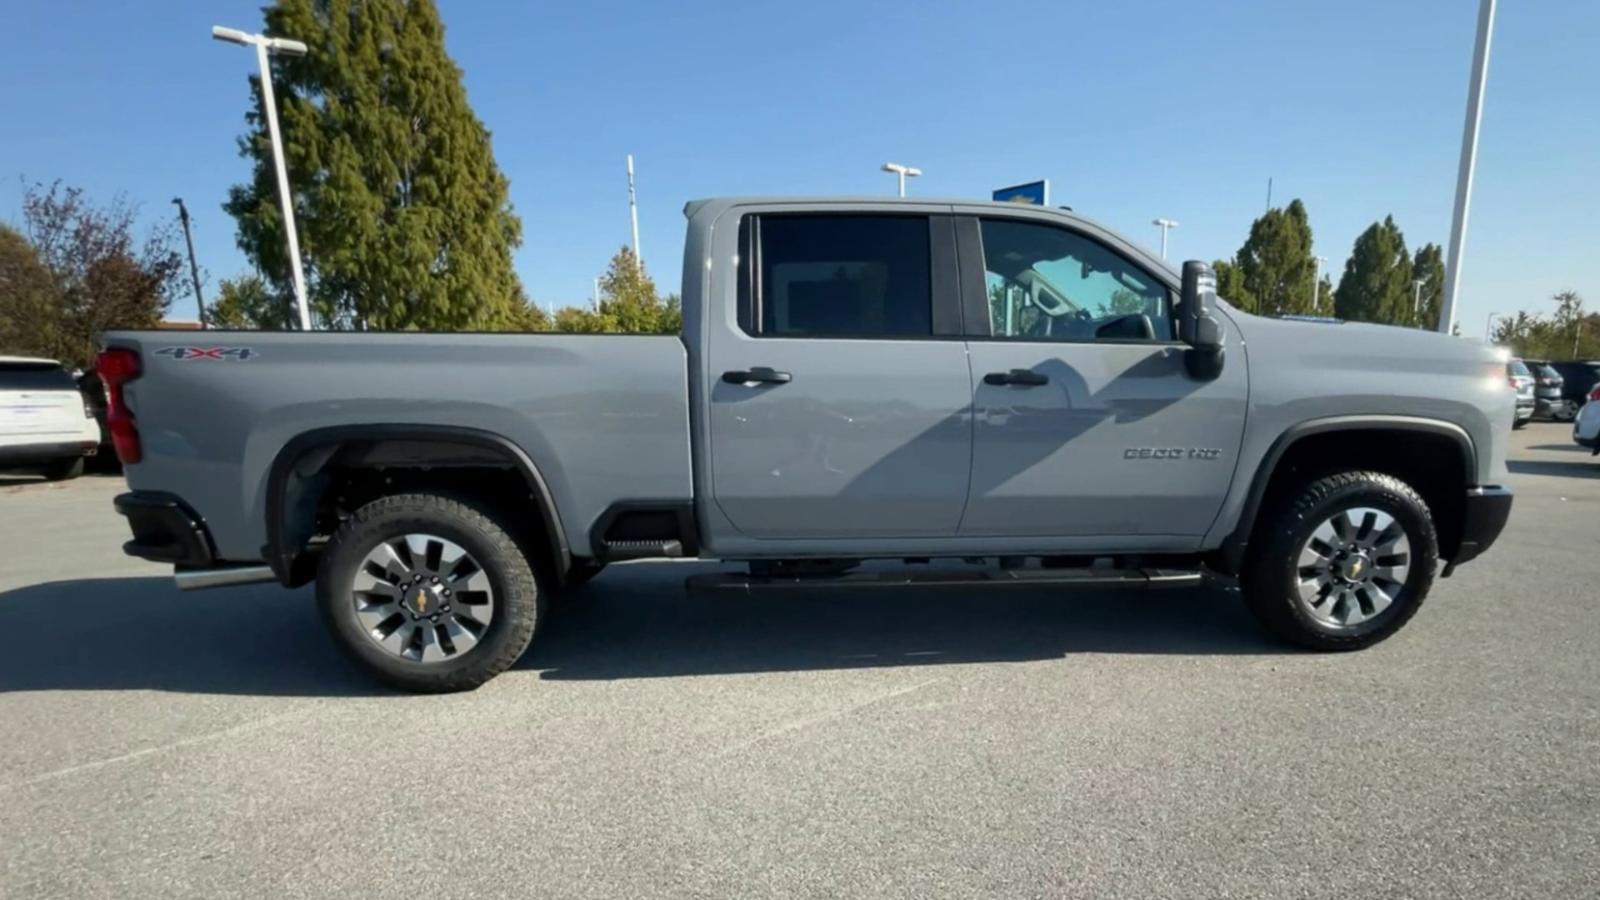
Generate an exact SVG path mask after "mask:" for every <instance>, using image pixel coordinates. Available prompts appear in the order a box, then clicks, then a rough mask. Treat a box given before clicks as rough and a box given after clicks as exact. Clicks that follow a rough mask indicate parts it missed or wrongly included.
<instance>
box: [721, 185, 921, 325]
mask: <svg viewBox="0 0 1600 900" xmlns="http://www.w3.org/2000/svg"><path fill="white" fill-rule="evenodd" d="M929 228H930V219H929V217H928V216H921V215H814V214H806V213H793V214H790V213H783V214H762V215H756V216H747V217H745V219H744V221H743V222H742V224H741V227H740V231H741V234H742V235H743V236H744V240H742V241H741V245H742V246H743V247H744V248H746V249H747V252H745V253H742V254H741V256H740V263H739V268H740V273H741V277H740V285H739V287H740V303H739V325H740V327H741V328H742V329H743V330H744V331H745V332H746V333H747V334H750V335H752V336H756V337H827V338H925V337H929V336H930V335H932V334H933V289H932V269H933V263H932V250H931V245H930V237H929ZM748 257H753V259H750V258H748Z"/></svg>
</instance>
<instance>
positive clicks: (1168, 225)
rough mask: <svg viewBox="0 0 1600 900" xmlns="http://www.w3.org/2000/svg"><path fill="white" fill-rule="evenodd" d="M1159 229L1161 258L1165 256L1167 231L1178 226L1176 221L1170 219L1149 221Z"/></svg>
mask: <svg viewBox="0 0 1600 900" xmlns="http://www.w3.org/2000/svg"><path fill="white" fill-rule="evenodd" d="M1150 224H1151V225H1154V226H1156V227H1157V228H1159V229H1161V258H1162V259H1166V258H1167V232H1168V231H1171V230H1172V229H1174V228H1177V227H1178V223H1177V222H1174V221H1172V220H1171V219H1156V220H1155V221H1154V222H1151V223H1150Z"/></svg>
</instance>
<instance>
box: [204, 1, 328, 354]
mask: <svg viewBox="0 0 1600 900" xmlns="http://www.w3.org/2000/svg"><path fill="white" fill-rule="evenodd" d="M211 36H212V37H214V38H216V39H217V40H219V41H227V42H228V43H230V44H243V45H245V46H247V47H255V48H256V63H257V64H258V65H259V66H260V67H261V106H262V108H263V109H264V110H266V114H267V134H268V135H269V136H271V138H272V162H273V166H274V167H275V168H276V169H277V172H278V201H279V202H280V203H281V204H282V205H283V236H284V241H285V243H287V244H288V245H289V277H290V278H291V279H292V280H293V282H294V300H295V304H296V305H297V306H298V307H299V310H300V330H301V331H310V330H311V311H310V310H309V309H308V308H307V306H306V275H305V271H304V270H303V269H302V268H301V266H300V236H299V235H298V234H296V233H295V229H294V199H293V197H292V196H291V195H290V193H289V170H288V169H287V168H286V167H285V166H284V162H283V136H282V135H281V134H279V133H278V102H277V99H276V98H275V97H274V96H273V94H272V67H271V66H270V65H269V63H268V60H267V54H268V53H269V52H270V53H279V54H282V55H284V56H305V55H306V45H305V44H303V43H301V42H299V41H291V40H289V39H288V38H276V37H267V36H266V35H264V34H249V33H247V32H243V31H240V30H238V29H237V28H223V27H222V26H221V25H214V26H212V28H211Z"/></svg>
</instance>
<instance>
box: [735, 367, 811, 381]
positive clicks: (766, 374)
mask: <svg viewBox="0 0 1600 900" xmlns="http://www.w3.org/2000/svg"><path fill="white" fill-rule="evenodd" d="M722 380H723V381H726V382H727V383H729V384H750V383H752V382H754V383H757V384H788V383H789V382H791V381H793V380H794V376H792V375H790V374H789V373H788V372H779V371H778V370H777V369H773V368H769V367H767V366H751V367H750V368H748V369H734V370H733V371H731V372H723V373H722Z"/></svg>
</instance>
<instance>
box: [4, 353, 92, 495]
mask: <svg viewBox="0 0 1600 900" xmlns="http://www.w3.org/2000/svg"><path fill="white" fill-rule="evenodd" d="M99 447H100V424H99V423H98V422H96V421H95V418H94V413H93V412H92V411H91V410H90V409H89V405H88V404H87V403H85V402H84V399H83V395H82V394H80V393H79V392H78V383H77V382H76V381H74V380H73V378H72V375H71V374H69V373H68V372H67V370H66V369H64V368H62V367H61V364H60V363H58V362H56V361H55V360H53V359H29V358H26V357H20V356H0V470H4V471H10V470H14V469H25V470H29V471H34V472H39V473H41V474H43V475H44V476H45V477H46V478H49V479H51V480H52V481H55V480H60V479H63V478H76V477H78V475H80V474H82V473H83V460H84V457H86V456H93V455H94V454H95V451H96V450H98V449H99Z"/></svg>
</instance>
